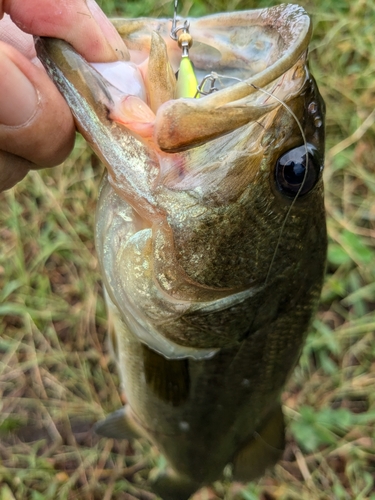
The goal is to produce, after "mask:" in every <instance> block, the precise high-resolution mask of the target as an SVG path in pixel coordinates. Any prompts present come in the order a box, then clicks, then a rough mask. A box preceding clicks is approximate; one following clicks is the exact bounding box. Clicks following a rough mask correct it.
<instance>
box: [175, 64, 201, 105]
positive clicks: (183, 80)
mask: <svg viewBox="0 0 375 500" xmlns="http://www.w3.org/2000/svg"><path fill="white" fill-rule="evenodd" d="M197 86H198V80H197V77H196V76H195V72H194V68H193V64H192V62H191V61H190V59H189V58H188V57H186V56H185V57H182V59H181V64H180V69H179V71H178V78H177V85H176V92H175V97H176V99H178V98H179V97H195V95H196V93H197ZM198 95H199V94H198Z"/></svg>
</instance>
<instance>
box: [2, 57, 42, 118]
mask: <svg viewBox="0 0 375 500" xmlns="http://www.w3.org/2000/svg"><path fill="white" fill-rule="evenodd" d="M0 68H1V78H0V123H1V124H3V125H7V126H13V127H14V126H20V125H23V124H25V123H26V122H28V121H29V120H30V118H31V117H32V116H33V114H34V113H35V111H36V108H37V104H38V94H37V92H36V90H35V88H34V86H33V85H32V83H31V82H30V81H29V80H28V79H27V78H26V76H25V75H24V74H23V73H22V71H21V70H20V69H19V68H18V66H16V64H14V62H13V61H12V60H11V59H9V57H7V56H6V55H5V54H0Z"/></svg>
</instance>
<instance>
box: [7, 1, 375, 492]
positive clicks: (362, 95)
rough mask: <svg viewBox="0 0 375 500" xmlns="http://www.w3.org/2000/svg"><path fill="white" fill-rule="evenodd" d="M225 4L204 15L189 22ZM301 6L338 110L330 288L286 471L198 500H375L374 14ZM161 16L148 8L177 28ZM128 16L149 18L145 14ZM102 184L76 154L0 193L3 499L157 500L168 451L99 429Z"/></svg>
mask: <svg viewBox="0 0 375 500" xmlns="http://www.w3.org/2000/svg"><path fill="white" fill-rule="evenodd" d="M103 3H104V2H103ZM221 3H222V2H212V3H211V4H206V3H203V2H202V3H201V2H194V6H193V8H192V13H195V14H196V15H198V14H202V13H203V12H205V11H207V10H209V11H214V10H220V9H223V8H225V7H224V6H223V5H220V4H221ZM301 3H302V4H303V5H304V6H305V7H306V8H307V9H308V10H309V11H310V12H312V13H313V16H314V21H315V35H314V40H313V43H312V46H311V66H312V70H313V73H314V75H315V77H316V78H317V80H318V82H319V86H320V89H321V92H322V94H323V96H324V98H325V100H326V104H327V162H326V172H325V180H326V193H327V197H326V206H327V214H328V229H329V237H330V248H329V261H328V273H327V279H326V283H325V287H324V290H323V295H322V301H321V307H320V311H319V313H318V316H317V318H316V320H315V322H314V325H313V329H312V332H311V335H310V336H309V338H308V342H307V345H306V347H305V349H304V353H303V356H302V359H301V363H300V365H299V367H298V368H297V369H296V371H295V373H294V375H293V378H292V380H291V381H290V383H289V385H288V387H287V389H286V391H285V395H284V410H285V413H286V416H287V420H288V422H289V426H288V446H287V450H286V453H285V455H284V460H283V461H282V462H280V464H279V465H277V466H276V468H275V469H274V471H272V472H270V473H269V474H267V476H266V477H264V478H263V479H262V480H260V481H259V482H258V483H251V484H249V485H246V486H245V487H244V486H240V485H237V484H230V483H228V484H222V483H220V484H219V483H218V484H215V485H214V487H213V488H212V489H206V490H204V491H202V492H201V494H200V498H201V500H203V499H207V500H214V499H228V500H229V499H236V500H242V499H244V500H256V499H262V500H294V499H295V500H317V499H321V500H323V499H324V500H325V499H327V500H328V499H329V500H331V499H335V500H336V499H337V500H347V499H348V500H351V499H356V500H365V499H371V500H374V499H375V487H374V478H375V454H374V450H375V391H374V386H375V362H374V359H375V356H374V354H375V342H374V331H375V313H374V303H375V279H374V278H375V258H374V257H375V250H374V234H375V224H374V221H375V205H374V203H373V199H374V191H375V168H374V158H375V146H374V144H375V130H374V122H375V113H374V111H373V110H374V107H375V81H374V77H373V75H374V74H375V56H374V50H373V47H374V46H375V31H374V29H373V27H374V25H375V3H374V1H373V0H367V1H361V0H360V1H358V2H353V3H352V4H351V3H349V2H347V1H344V0H341V1H335V2H333V0H326V1H325V2H323V1H321V0H319V1H317V2H308V1H306V2H301ZM149 4H150V5H153V3H152V2H149ZM170 4H171V2H168V7H169V11H170V10H171V8H170V7H171V6H170ZM191 4H192V2H190V3H189V2H188V1H186V2H185V3H184V9H185V11H187V10H188V9H189V6H191ZM142 5H143V13H144V10H147V5H148V4H147V2H146V3H142ZM160 5H161V7H160V8H159V6H158V5H153V7H152V8H151V7H150V10H153V11H155V12H156V14H159V13H162V11H163V8H164V15H165V14H169V15H170V12H169V13H168V12H167V11H166V10H165V8H166V7H165V4H162V3H161V4H160ZM163 5H164V7H163ZM226 5H229V7H230V8H244V4H243V3H242V2H240V1H232V2H230V4H228V3H227V4H226ZM264 5H270V2H266V1H263V2H259V3H257V5H256V6H257V7H258V6H264ZM122 7H123V6H122ZM122 7H121V6H120V4H119V3H118V4H117V2H116V1H114V0H112V1H111V2H110V1H107V2H106V3H105V5H104V8H105V9H106V10H107V12H113V11H114V9H117V10H118V11H117V13H121V12H123V11H124V9H122V10H121V8H122ZM125 7H126V9H127V11H126V12H127V14H128V15H129V14H130V15H136V14H138V15H139V14H140V12H137V9H139V2H135V1H133V2H132V1H129V2H128V3H127V5H126V6H125ZM246 7H247V8H249V7H255V6H254V5H253V6H251V5H249V4H248V3H247V5H246ZM100 177H101V166H100V165H99V164H98V162H97V161H95V160H94V159H92V158H91V154H90V153H89V152H88V151H87V149H86V148H85V146H84V145H83V143H82V141H78V142H77V145H76V147H75V150H74V152H73V154H72V155H71V157H70V158H69V159H68V160H67V161H66V162H65V164H64V165H63V166H61V167H58V168H56V169H54V170H50V171H42V172H33V173H32V174H30V175H29V176H28V178H27V179H25V180H24V181H23V182H22V183H20V184H19V185H18V186H17V187H16V188H15V189H13V190H11V191H9V192H6V193H4V194H2V195H1V196H0V204H1V210H0V218H1V221H0V239H1V255H0V290H1V291H0V315H1V320H0V321H1V322H0V353H1V361H0V395H1V413H0V437H1V442H0V500H13V499H17V500H28V499H30V500H52V499H57V498H58V499H62V500H63V499H79V500H85V499H87V500H94V499H100V500H102V499H104V500H110V499H114V500H123V499H124V500H125V499H134V498H138V499H151V498H154V497H153V495H152V494H150V493H148V492H147V491H145V489H146V488H147V481H146V478H147V475H148V472H149V470H150V468H151V467H152V466H155V465H158V464H160V461H161V458H160V457H159V456H158V455H157V452H156V450H155V449H154V448H151V447H150V446H149V445H148V444H147V443H145V442H137V443H133V444H132V445H129V444H128V443H126V442H124V443H121V442H114V441H112V440H99V439H98V437H97V436H95V435H94V434H93V432H92V423H93V422H94V421H96V420H97V419H98V418H101V417H102V416H103V413H104V412H107V411H111V410H113V409H115V408H118V407H119V406H120V404H121V401H120V396H119V395H118V394H119V393H118V380H117V375H116V372H115V369H114V366H113V365H112V363H111V361H110V358H109V355H108V352H107V349H106V343H105V331H106V320H105V310H104V305H103V299H102V290H101V284H100V275H99V271H98V266H97V261H96V256H95V250H94V245H93V226H94V224H93V214H94V211H95V204H96V196H97V188H98V184H99V180H100ZM144 488H145V489H144Z"/></svg>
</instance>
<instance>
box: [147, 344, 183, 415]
mask: <svg viewBox="0 0 375 500" xmlns="http://www.w3.org/2000/svg"><path fill="white" fill-rule="evenodd" d="M142 351H143V364H144V371H145V377H146V382H147V385H148V386H149V387H150V389H151V390H152V391H153V393H154V394H155V395H156V396H158V397H159V398H160V399H161V400H162V401H165V402H167V403H170V404H172V406H179V405H180V404H182V403H183V402H184V401H186V399H187V398H188V396H189V390H190V377H189V361H188V360H187V359H167V358H165V357H164V356H162V355H161V354H159V353H157V352H155V351H153V350H152V349H150V348H149V347H148V346H147V345H145V344H143V345H142Z"/></svg>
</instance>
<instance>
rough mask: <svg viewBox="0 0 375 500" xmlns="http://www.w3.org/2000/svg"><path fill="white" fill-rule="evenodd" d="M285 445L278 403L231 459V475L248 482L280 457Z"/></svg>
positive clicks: (260, 474) (281, 415)
mask: <svg viewBox="0 0 375 500" xmlns="http://www.w3.org/2000/svg"><path fill="white" fill-rule="evenodd" d="M284 447H285V424H284V415H283V413H282V410H281V406H280V405H279V406H278V407H277V408H276V409H275V410H273V412H272V413H271V414H270V415H269V417H268V418H267V420H266V421H265V423H264V424H263V425H262V427H261V428H260V429H259V431H257V432H255V433H254V435H253V437H252V438H251V440H250V441H248V442H247V443H246V444H245V445H244V446H243V447H242V448H240V449H239V450H238V451H237V453H236V455H235V457H234V460H233V477H234V479H235V480H236V481H241V482H248V481H252V480H253V479H256V478H257V477H260V476H262V475H263V474H264V472H265V470H266V469H267V468H269V467H272V466H273V465H275V464H276V462H277V461H278V460H279V459H280V458H281V455H282V454H283V451H284Z"/></svg>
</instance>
